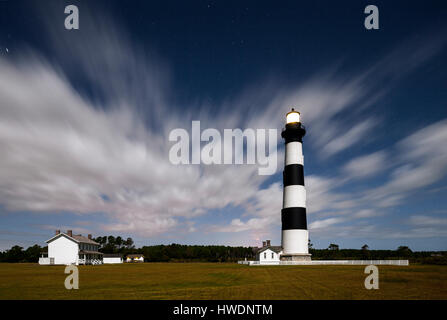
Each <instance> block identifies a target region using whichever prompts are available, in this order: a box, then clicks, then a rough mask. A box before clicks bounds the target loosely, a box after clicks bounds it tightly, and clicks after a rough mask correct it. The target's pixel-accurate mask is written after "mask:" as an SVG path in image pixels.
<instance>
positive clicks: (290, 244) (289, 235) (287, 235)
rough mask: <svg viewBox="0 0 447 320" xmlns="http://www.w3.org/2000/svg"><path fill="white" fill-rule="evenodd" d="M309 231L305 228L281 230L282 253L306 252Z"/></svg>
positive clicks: (307, 251)
mask: <svg viewBox="0 0 447 320" xmlns="http://www.w3.org/2000/svg"><path fill="white" fill-rule="evenodd" d="M308 241H309V232H308V231H307V230H301V229H300V230H295V229H292V230H283V231H282V247H283V250H284V251H283V252H284V254H293V253H295V254H308V253H309V247H308Z"/></svg>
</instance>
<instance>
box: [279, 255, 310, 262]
mask: <svg viewBox="0 0 447 320" xmlns="http://www.w3.org/2000/svg"><path fill="white" fill-rule="evenodd" d="M310 257H311V254H309V253H301V254H299V253H296V254H293V253H292V254H282V255H281V257H280V260H281V261H311V258H310Z"/></svg>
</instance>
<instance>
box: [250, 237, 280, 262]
mask: <svg viewBox="0 0 447 320" xmlns="http://www.w3.org/2000/svg"><path fill="white" fill-rule="evenodd" d="M282 252H283V251H282V247H280V246H272V245H270V240H266V241H263V243H262V247H261V248H259V249H258V250H257V251H256V261H259V263H260V264H269V263H276V262H279V261H280V257H281V254H282Z"/></svg>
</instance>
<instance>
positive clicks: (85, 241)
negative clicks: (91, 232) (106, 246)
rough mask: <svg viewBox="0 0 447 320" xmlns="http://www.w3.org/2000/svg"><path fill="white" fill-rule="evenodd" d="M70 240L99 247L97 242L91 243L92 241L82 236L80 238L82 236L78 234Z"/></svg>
mask: <svg viewBox="0 0 447 320" xmlns="http://www.w3.org/2000/svg"><path fill="white" fill-rule="evenodd" d="M72 238H73V239H75V240H77V241H78V242H80V243H88V244H96V245H99V243H98V242H95V241H93V240H92V239H89V238H87V237H84V236H82V235H80V234H78V235H73V236H72Z"/></svg>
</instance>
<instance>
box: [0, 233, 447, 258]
mask: <svg viewBox="0 0 447 320" xmlns="http://www.w3.org/2000/svg"><path fill="white" fill-rule="evenodd" d="M93 240H95V241H96V242H98V243H99V244H100V249H99V251H100V252H102V253H105V254H106V253H118V254H122V255H123V256H126V255H127V254H135V253H139V254H143V255H144V258H145V261H146V262H188V261H197V262H199V261H200V262H236V261H238V260H244V259H247V260H253V259H255V258H256V250H257V248H254V247H242V246H240V247H230V246H217V245H214V246H213V245H208V246H204V245H182V244H176V243H173V244H169V245H153V246H143V247H141V248H136V247H135V244H134V241H133V239H132V238H130V237H129V238H126V239H124V238H122V237H120V236H118V237H114V236H101V237H97V238H94V239H93ZM47 252H48V248H47V247H41V246H39V245H37V244H36V245H34V246H31V247H29V248H27V249H24V248H23V247H20V246H17V245H16V246H13V247H12V248H11V249H9V250H5V251H3V252H0V262H38V260H39V256H41V255H42V254H45V253H47ZM309 253H311V254H312V259H313V260H345V259H346V260H347V259H353V260H361V259H364V260H387V259H409V260H410V263H430V264H447V252H446V251H412V250H411V249H410V248H409V247H407V246H399V247H398V248H397V249H396V250H370V249H369V247H368V245H366V244H365V245H364V246H362V247H361V248H360V249H340V248H339V246H338V245H337V244H335V243H331V244H329V246H328V247H327V248H326V249H315V248H314V247H313V245H312V243H311V242H310V241H309Z"/></svg>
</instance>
